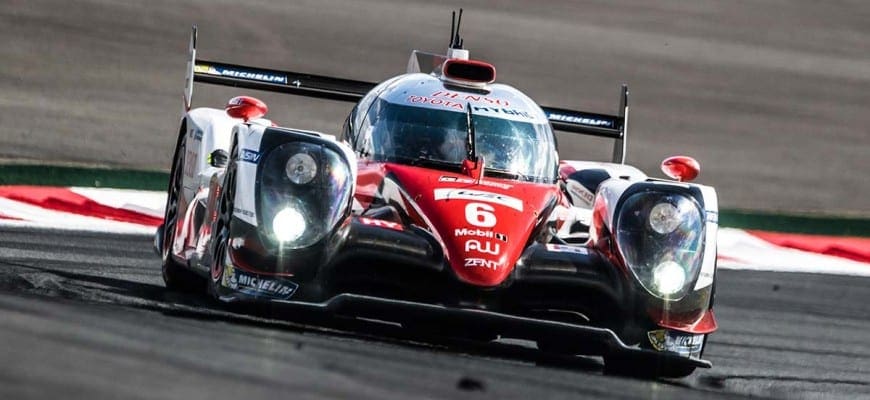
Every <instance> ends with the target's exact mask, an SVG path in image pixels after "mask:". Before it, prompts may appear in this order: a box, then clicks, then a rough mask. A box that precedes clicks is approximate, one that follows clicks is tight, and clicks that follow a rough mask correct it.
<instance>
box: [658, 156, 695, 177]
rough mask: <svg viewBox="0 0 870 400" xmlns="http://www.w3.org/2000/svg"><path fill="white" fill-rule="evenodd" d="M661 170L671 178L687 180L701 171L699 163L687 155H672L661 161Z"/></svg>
mask: <svg viewBox="0 0 870 400" xmlns="http://www.w3.org/2000/svg"><path fill="white" fill-rule="evenodd" d="M662 172H664V173H665V175H667V176H669V177H670V178H671V179H674V180H677V181H680V182H689V181H691V180H693V179H695V178H697V177H698V174H699V173H701V164H699V163H698V161H697V160H695V159H694V158H692V157H689V156H673V157H668V158H666V159H665V160H664V161H662Z"/></svg>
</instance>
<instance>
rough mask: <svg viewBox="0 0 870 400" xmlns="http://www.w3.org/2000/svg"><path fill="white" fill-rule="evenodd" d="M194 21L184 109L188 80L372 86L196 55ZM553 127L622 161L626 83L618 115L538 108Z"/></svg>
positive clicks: (362, 91) (298, 87)
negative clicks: (609, 146)
mask: <svg viewBox="0 0 870 400" xmlns="http://www.w3.org/2000/svg"><path fill="white" fill-rule="evenodd" d="M196 35H197V31H196V26H193V29H192V32H191V37H190V47H189V57H190V58H189V60H188V62H187V78H186V80H185V92H184V107H185V111H187V110H190V107H191V101H192V98H193V83H194V82H201V83H210V84H216V85H225V86H234V87H240V88H245V89H254V90H264V91H269V92H278V93H287V94H294V95H301V96H308V97H316V98H322V99H329V100H339V101H349V102H357V101H359V100H360V99H362V98H363V96H365V95H366V94H367V93H368V92H370V91H371V90H372V89H374V87H375V86H377V84H376V83H372V82H364V81H357V80H351V79H342V78H334V77H330V76H323V75H314V74H306V73H300V72H291V71H280V70H274V69H267V68H257V67H248V66H244V65H237V64H227V63H222V62H216V61H207V60H200V59H197V58H196ZM443 59H444V56H440V55H435V54H430V53H423V52H418V51H414V53H412V55H411V60H410V61H409V63H408V72H431V71H432V70H433V69H434V68H436V67H437V66H439V65H440V63H439V62H438V61H439V60H440V61H441V62H443ZM541 108H542V109H543V110H544V113H545V114H546V115H547V119H548V120H549V121H550V124H551V125H552V126H553V129H555V130H560V131H565V132H574V133H580V134H585V135H591V136H598V137H605V138H610V139H614V141H615V143H614V145H613V162H614V163H625V150H626V137H627V133H628V87H627V86H625V85H623V86H622V96H621V100H620V108H619V115H618V116H614V115H606V114H596V113H589V112H583V111H575V110H568V109H564V108H556V107H543V106H542V107H541Z"/></svg>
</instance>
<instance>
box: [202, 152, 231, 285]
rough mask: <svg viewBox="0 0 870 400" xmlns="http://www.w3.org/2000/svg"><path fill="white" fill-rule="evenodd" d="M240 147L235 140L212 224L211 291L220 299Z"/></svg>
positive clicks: (210, 252)
mask: <svg viewBox="0 0 870 400" xmlns="http://www.w3.org/2000/svg"><path fill="white" fill-rule="evenodd" d="M237 153H238V149H237V145H236V143H235V142H233V146H232V149H231V153H230V163H229V165H228V166H227V169H226V172H225V173H224V181H223V185H221V192H220V195H219V197H218V199H217V205H216V207H217V210H216V211H217V218H215V220H214V223H213V225H212V229H211V232H212V235H213V236H212V239H211V243H210V244H209V254H210V257H209V258H210V263H209V271H210V273H209V275H210V277H211V278H210V279H209V285H208V291H209V293H210V294H211V295H212V296H213V297H215V298H217V299H219V298H220V296H221V294H220V292H221V288H220V285H221V281H222V280H223V274H224V273H225V270H226V260H227V242H228V241H229V237H230V222H231V221H232V217H233V200H234V199H235V195H236V162H235V160H236V159H237V158H238V154H237Z"/></svg>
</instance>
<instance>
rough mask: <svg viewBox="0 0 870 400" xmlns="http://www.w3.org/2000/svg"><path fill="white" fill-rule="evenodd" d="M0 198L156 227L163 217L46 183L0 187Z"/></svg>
mask: <svg viewBox="0 0 870 400" xmlns="http://www.w3.org/2000/svg"><path fill="white" fill-rule="evenodd" d="M0 197H4V198H7V199H10V200H14V201H18V202H22V203H27V204H31V205H34V206H37V207H42V208H45V209H48V210H52V211H61V212H67V213H71V214H76V215H82V216H86V217H94V218H101V219H107V220H112V221H119V222H129V223H133V224H140V225H147V226H155V227H156V226H159V225H160V224H161V223H163V218H157V217H152V216H150V215H146V214H142V213H139V212H136V211H131V210H125V209H121V208H114V207H109V206H105V205H102V204H100V203H97V202H96V201H93V200H91V199H89V198H87V197H85V196H82V195H80V194H77V193H74V192H72V191H71V190H69V189H67V188H59V187H50V186H0Z"/></svg>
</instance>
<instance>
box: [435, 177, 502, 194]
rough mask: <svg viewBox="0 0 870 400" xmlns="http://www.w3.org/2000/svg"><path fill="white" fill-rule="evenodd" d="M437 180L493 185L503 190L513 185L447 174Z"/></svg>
mask: <svg viewBox="0 0 870 400" xmlns="http://www.w3.org/2000/svg"><path fill="white" fill-rule="evenodd" d="M438 182H455V183H461V184H465V185H481V186H489V187H495V188H499V189H505V190H507V189H510V188H512V187H514V185H509V184H507V183H501V182H493V181H487V180H483V179H481V180H480V181H478V180H477V179H471V178H464V177H456V176H447V175H444V176H442V177H440V178H438Z"/></svg>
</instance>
